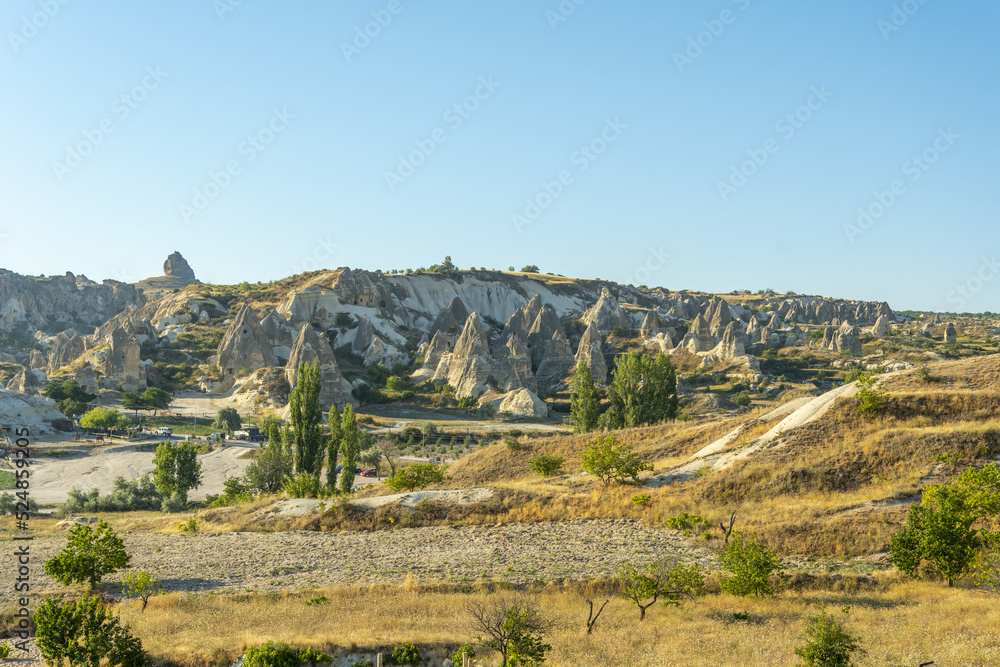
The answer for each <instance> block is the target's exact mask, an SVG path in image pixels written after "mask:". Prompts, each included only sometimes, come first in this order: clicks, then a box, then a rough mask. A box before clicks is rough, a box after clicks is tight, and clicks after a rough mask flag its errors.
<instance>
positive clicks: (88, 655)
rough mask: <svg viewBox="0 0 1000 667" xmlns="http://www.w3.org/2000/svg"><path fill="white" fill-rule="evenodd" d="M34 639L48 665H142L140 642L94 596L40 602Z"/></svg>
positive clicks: (110, 666)
mask: <svg viewBox="0 0 1000 667" xmlns="http://www.w3.org/2000/svg"><path fill="white" fill-rule="evenodd" d="M34 618H35V625H36V626H37V628H38V629H37V632H36V635H35V637H36V640H35V641H36V642H37V644H38V648H39V649H40V650H41V653H42V657H43V658H45V660H46V662H47V663H48V664H50V665H62V664H64V662H65V660H66V659H69V660H70V664H71V665H81V666H83V665H106V666H107V667H118V666H121V667H133V666H136V665H146V664H148V662H147V657H146V652H145V651H144V650H143V648H142V642H140V641H139V639H137V638H136V637H133V636H132V633H131V632H130V631H129V628H128V626H125V625H122V624H121V622H120V621H119V618H118V616H116V615H114V614H111V613H109V612H108V609H107V607H105V606H104V605H103V604H101V601H100V599H99V598H97V597H85V598H83V599H81V600H78V601H76V602H66V603H60V602H57V601H56V600H53V599H48V600H45V601H44V602H42V604H41V606H40V607H39V608H38V611H36V612H35V617H34Z"/></svg>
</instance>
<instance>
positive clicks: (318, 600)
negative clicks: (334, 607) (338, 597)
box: [306, 595, 330, 607]
mask: <svg viewBox="0 0 1000 667" xmlns="http://www.w3.org/2000/svg"><path fill="white" fill-rule="evenodd" d="M326 604H330V601H329V600H327V599H326V596H325V595H317V596H316V597H314V598H309V599H308V600H306V606H308V607H321V606H323V605H326Z"/></svg>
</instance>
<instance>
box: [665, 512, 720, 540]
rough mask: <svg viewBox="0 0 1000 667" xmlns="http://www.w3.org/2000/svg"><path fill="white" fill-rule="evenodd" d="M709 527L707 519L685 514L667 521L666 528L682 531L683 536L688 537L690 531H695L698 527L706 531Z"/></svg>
mask: <svg viewBox="0 0 1000 667" xmlns="http://www.w3.org/2000/svg"><path fill="white" fill-rule="evenodd" d="M709 525H710V524H709V523H708V519H706V518H705V517H701V516H698V515H697V514H688V513H687V512H684V513H683V514H681V515H680V516H672V517H670V518H669V519H667V528H673V529H674V530H681V531H684V535H685V536H690V535H691V531H692V530H695V529H697V527H698V526H701V527H702V529H707V528H708V527H709Z"/></svg>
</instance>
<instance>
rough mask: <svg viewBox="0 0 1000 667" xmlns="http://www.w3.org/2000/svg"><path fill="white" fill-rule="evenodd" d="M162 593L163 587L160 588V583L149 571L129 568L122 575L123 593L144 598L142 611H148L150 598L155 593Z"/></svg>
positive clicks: (140, 598)
mask: <svg viewBox="0 0 1000 667" xmlns="http://www.w3.org/2000/svg"><path fill="white" fill-rule="evenodd" d="M162 593H163V589H162V588H160V585H159V583H158V582H157V581H156V580H155V579H153V577H152V575H150V574H149V573H148V572H133V571H131V570H129V571H128V572H126V573H125V576H124V577H122V595H124V596H125V597H127V598H135V599H137V600H142V609H141V610H140V611H146V605H147V604H148V603H149V598H151V597H153V596H154V595H161V594H162Z"/></svg>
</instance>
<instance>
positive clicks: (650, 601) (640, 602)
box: [615, 563, 705, 622]
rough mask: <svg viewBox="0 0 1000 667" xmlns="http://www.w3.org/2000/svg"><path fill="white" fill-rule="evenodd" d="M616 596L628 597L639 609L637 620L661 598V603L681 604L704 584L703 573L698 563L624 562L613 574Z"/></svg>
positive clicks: (642, 617) (625, 598) (668, 604)
mask: <svg viewBox="0 0 1000 667" xmlns="http://www.w3.org/2000/svg"><path fill="white" fill-rule="evenodd" d="M615 583H616V584H617V585H618V588H619V593H618V597H620V598H621V599H623V600H628V601H630V602H632V603H633V604H635V606H636V607H638V608H639V621H640V622H642V621H643V620H644V619H645V618H646V610H647V609H649V608H650V607H652V606H653V605H654V604H656V603H657V601H659V600H660V599H661V598H662V599H663V602H664V604H666V605H667V606H670V605H674V606H677V605H680V603H681V601H682V600H683V599H684V598H691V597H694V595H695V594H696V593H697V592H698V591H700V590H701V589H702V587H703V586H704V585H705V576H704V572H703V571H702V569H701V567H699V566H698V565H697V564H692V565H684V564H683V563H678V564H675V565H673V566H671V567H668V566H667V565H666V564H665V563H650V564H649V565H647V566H646V567H645V568H641V569H640V568H638V567H636V566H635V565H633V564H632V563H625V564H624V565H622V566H621V567H620V568H618V571H617V573H616V574H615Z"/></svg>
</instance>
